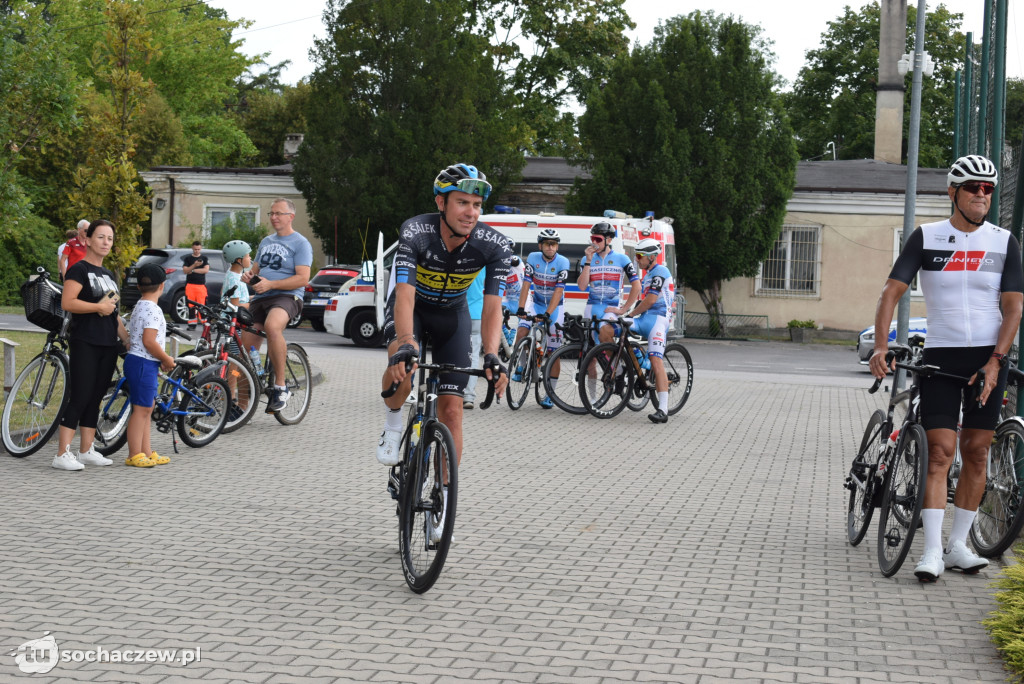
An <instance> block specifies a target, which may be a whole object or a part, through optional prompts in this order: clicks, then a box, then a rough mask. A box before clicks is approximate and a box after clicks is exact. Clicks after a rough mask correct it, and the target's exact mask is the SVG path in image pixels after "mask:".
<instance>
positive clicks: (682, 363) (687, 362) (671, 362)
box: [662, 342, 693, 416]
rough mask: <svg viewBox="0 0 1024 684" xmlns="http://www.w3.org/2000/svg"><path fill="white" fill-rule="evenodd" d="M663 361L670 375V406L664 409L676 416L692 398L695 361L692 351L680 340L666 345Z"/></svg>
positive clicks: (667, 373)
mask: <svg viewBox="0 0 1024 684" xmlns="http://www.w3.org/2000/svg"><path fill="white" fill-rule="evenodd" d="M663 361H664V363H665V374H666V375H668V408H667V409H665V408H663V409H662V410H664V411H665V412H666V413H667V414H668V415H670V416H674V415H675V414H677V413H679V410H680V409H681V408H683V406H684V405H685V404H686V400H687V399H689V398H690V389H691V388H693V361H692V360H691V359H690V352H688V351H686V347H684V346H683V345H681V344H679V343H678V342H672V343H671V344H669V345H668V346H666V347H665V356H664V358H663Z"/></svg>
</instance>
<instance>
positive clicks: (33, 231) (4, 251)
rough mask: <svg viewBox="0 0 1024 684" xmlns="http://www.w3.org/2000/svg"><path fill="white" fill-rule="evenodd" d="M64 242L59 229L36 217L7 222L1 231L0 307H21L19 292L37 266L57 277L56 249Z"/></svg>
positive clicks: (57, 278)
mask: <svg viewBox="0 0 1024 684" xmlns="http://www.w3.org/2000/svg"><path fill="white" fill-rule="evenodd" d="M61 242H64V234H63V231H61V230H60V229H59V228H56V227H55V226H53V225H52V224H51V223H50V222H48V221H46V220H44V219H41V218H39V217H38V216H28V217H25V218H22V219H17V220H13V221H10V222H8V223H7V224H6V225H5V226H4V228H3V229H2V230H0V304H3V305H19V306H20V305H21V294H20V293H19V292H18V288H20V287H21V284H22V283H23V282H25V280H26V279H27V278H28V277H29V276H30V275H32V274H34V273H35V272H36V268H37V267H38V266H43V267H45V268H46V269H47V270H49V271H50V277H51V278H52V279H53V280H59V277H58V273H57V246H58V245H59V244H60V243H61Z"/></svg>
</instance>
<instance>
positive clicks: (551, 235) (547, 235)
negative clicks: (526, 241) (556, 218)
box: [537, 228, 562, 245]
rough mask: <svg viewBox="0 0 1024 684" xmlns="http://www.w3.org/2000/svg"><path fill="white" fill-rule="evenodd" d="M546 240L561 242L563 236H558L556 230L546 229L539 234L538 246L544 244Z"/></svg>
mask: <svg viewBox="0 0 1024 684" xmlns="http://www.w3.org/2000/svg"><path fill="white" fill-rule="evenodd" d="M545 240H554V241H555V242H561V241H562V236H561V235H559V234H558V231H557V230H555V229H554V228H545V229H544V230H542V231H540V233H538V234H537V244H538V245H539V244H540V243H542V242H544V241H545Z"/></svg>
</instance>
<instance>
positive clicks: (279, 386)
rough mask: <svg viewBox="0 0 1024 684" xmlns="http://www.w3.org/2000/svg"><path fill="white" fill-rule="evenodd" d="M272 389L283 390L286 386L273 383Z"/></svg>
mask: <svg viewBox="0 0 1024 684" xmlns="http://www.w3.org/2000/svg"><path fill="white" fill-rule="evenodd" d="M274 389H276V390H279V391H281V392H284V391H285V390H286V389H288V388H287V387H285V386H284V385H274Z"/></svg>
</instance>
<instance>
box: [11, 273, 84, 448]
mask: <svg viewBox="0 0 1024 684" xmlns="http://www.w3.org/2000/svg"><path fill="white" fill-rule="evenodd" d="M49 278H50V274H49V273H48V272H47V271H46V269H45V268H42V267H39V268H38V269H37V274H36V275H34V276H32V277H30V278H29V279H28V280H27V281H25V283H24V284H23V285H22V286H21V296H22V301H23V302H24V305H25V318H26V319H28V320H29V321H30V322H32V323H35V324H36V325H39V326H40V327H43V328H45V329H46V330H48V331H49V332H48V333H47V335H46V342H45V343H44V344H43V350H42V351H41V352H39V354H37V355H36V356H35V357H33V358H32V360H31V361H29V362H28V365H26V366H25V367H24V368H23V369H22V371H21V372H20V373H19V374H18V377H17V378H16V379H15V380H14V384H13V385H12V386H11V390H10V392H9V393H8V394H7V399H6V401H4V409H3V418H2V422H0V432H2V435H3V443H4V448H5V449H6V450H7V453H9V454H10V455H11V456H17V457H19V458H22V457H25V456H29V455H30V454H34V453H35V452H37V451H39V449H41V448H42V447H43V445H45V444H46V443H47V442H48V441H49V439H50V438H51V437H52V436H53V433H54V432H56V431H57V426H58V424H59V423H60V419H61V418H62V417H63V415H64V410H65V409H66V408H67V405H68V401H69V400H70V398H71V395H70V390H69V386H68V368H69V366H68V344H69V341H68V328H69V326H70V324H71V317H70V316H68V315H66V314H65V313H64V311H63V310H62V309H61V306H60V298H61V292H62V289H61V287H60V286H59V285H57V284H56V283H54V282H52V281H50V279H49Z"/></svg>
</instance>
